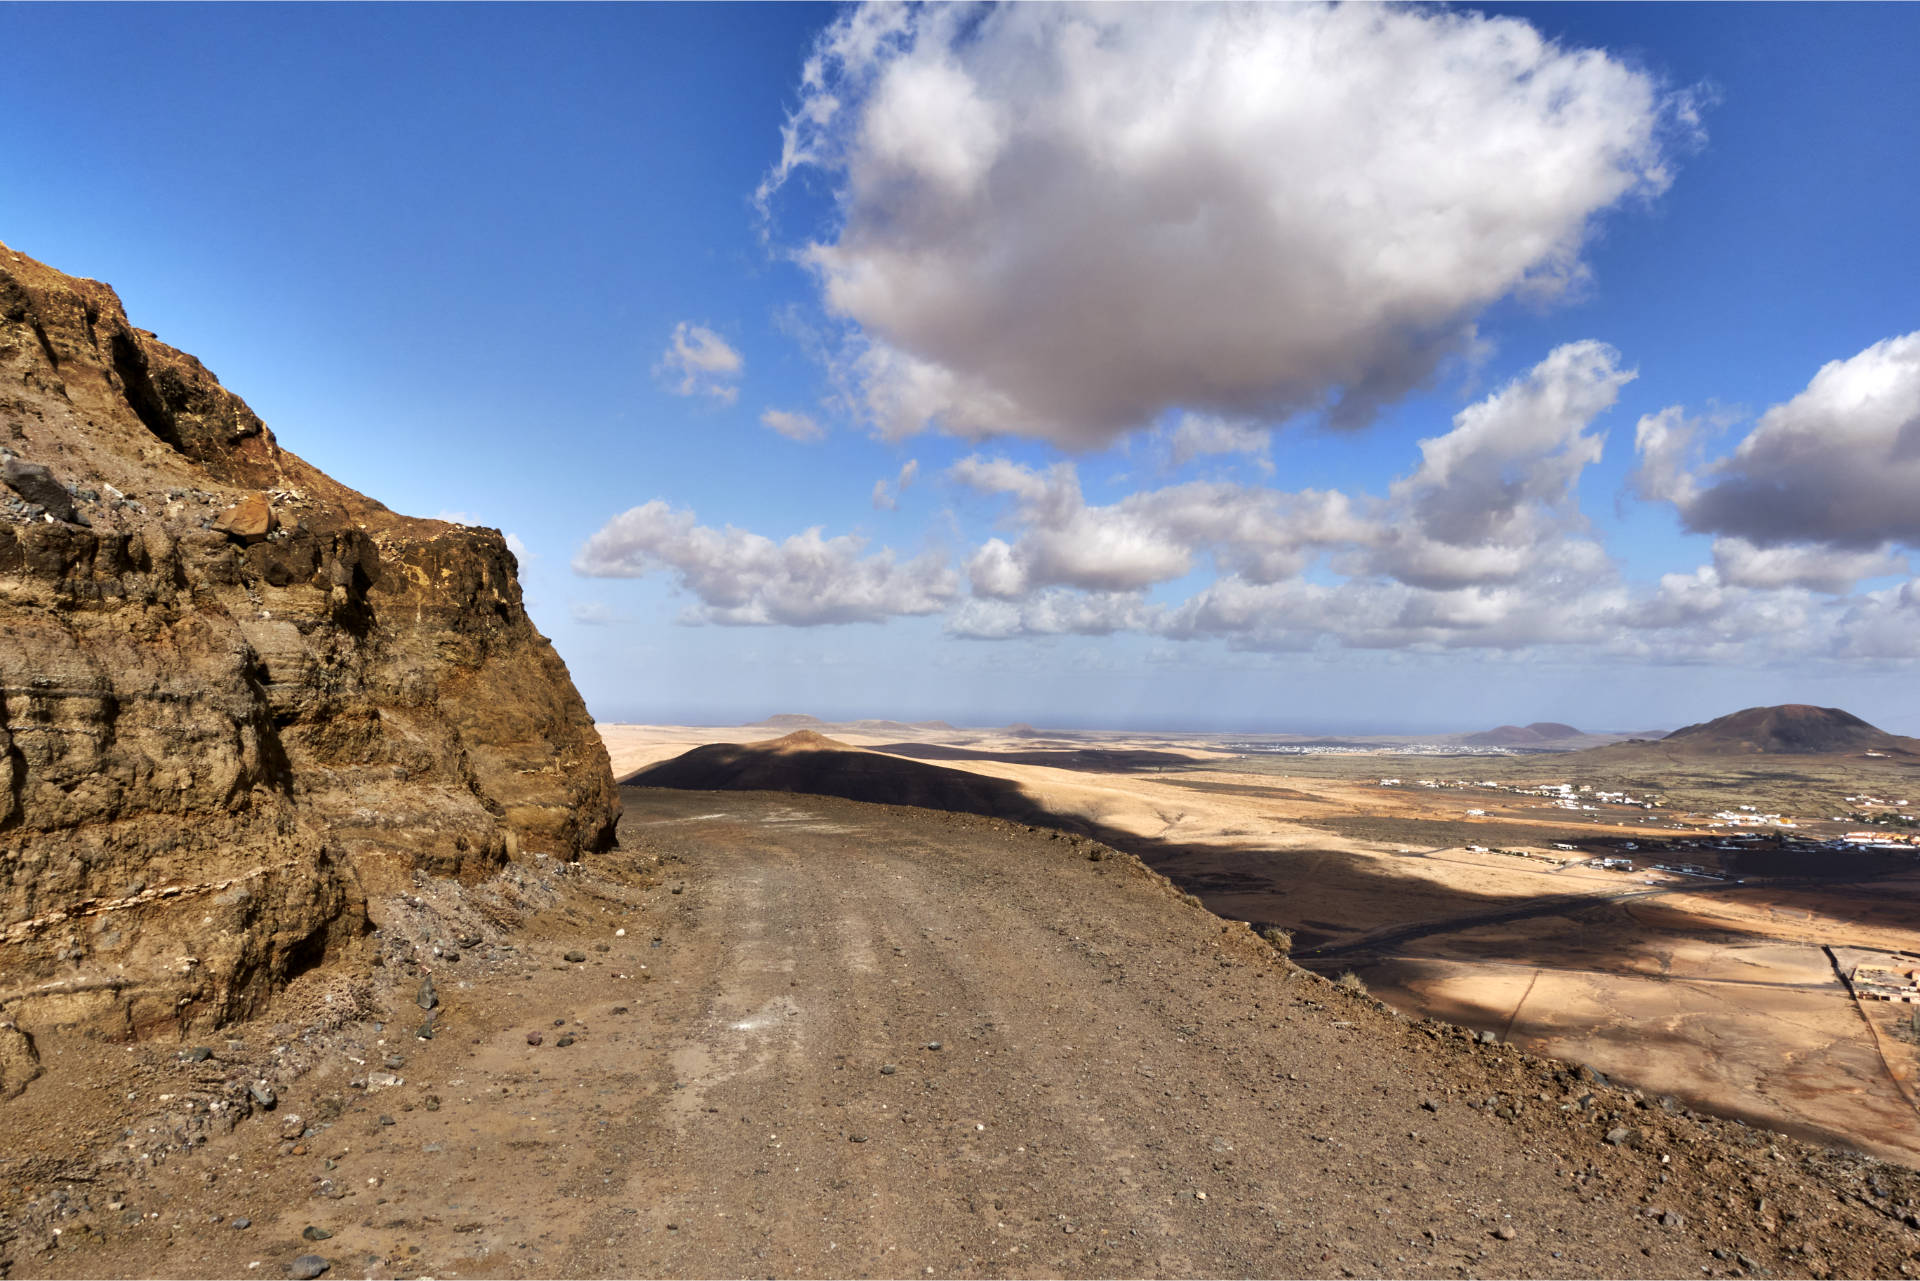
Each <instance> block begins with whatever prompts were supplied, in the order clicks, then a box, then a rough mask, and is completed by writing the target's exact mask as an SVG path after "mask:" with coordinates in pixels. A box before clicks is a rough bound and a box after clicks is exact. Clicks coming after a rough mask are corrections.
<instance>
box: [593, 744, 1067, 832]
mask: <svg viewBox="0 0 1920 1281" xmlns="http://www.w3.org/2000/svg"><path fill="white" fill-rule="evenodd" d="M625 782H626V783H627V784H629V785H631V786H634V787H671V788H679V789H682V790H686V791H699V792H715V791H727V792H799V793H805V794H811V795H815V796H839V797H844V798H845V799H847V800H850V801H876V802H879V803H881V804H884V805H914V806H918V807H920V808H922V809H935V810H952V811H955V812H958V813H962V814H982V815H986V816H988V817H990V818H1005V819H1011V820H1013V821H1015V822H1018V823H1029V824H1034V825H1044V826H1047V827H1054V828H1066V827H1071V826H1073V824H1072V821H1071V820H1067V819H1063V818H1062V817H1061V816H1059V815H1057V814H1054V813H1051V812H1050V811H1048V810H1046V809H1044V808H1042V807H1041V806H1040V804H1039V803H1038V802H1036V801H1035V800H1034V799H1033V798H1032V797H1030V796H1028V795H1027V794H1026V793H1025V792H1024V791H1022V790H1021V789H1020V788H1019V787H1018V786H1017V785H1016V784H1013V783H1010V782H1008V781H1007V780H1005V779H1001V778H989V777H987V776H986V775H983V774H971V773H968V772H966V771H965V770H957V769H948V768H946V767H945V766H942V765H928V764H926V763H924V762H922V761H912V760H904V759H902V758H900V757H898V756H889V755H886V754H883V753H880V752H869V751H864V750H862V749H860V748H857V747H850V746H848V745H847V744H845V743H842V742H839V741H837V740H835V739H831V738H827V737H826V736H825V735H822V734H816V733H813V732H812V731H809V730H801V731H799V732H797V733H793V734H789V735H787V736H786V737H785V738H776V739H771V740H769V741H767V742H763V743H709V744H707V745H706V746H705V747H696V748H694V749H693V750H692V751H690V752H685V753H683V754H681V755H679V756H676V757H674V758H673V759H672V760H668V761H661V762H660V763H659V764H658V765H651V766H649V767H647V768H646V769H643V770H641V771H640V772H639V773H638V774H635V775H634V776H633V777H631V778H629V779H626V780H625Z"/></svg>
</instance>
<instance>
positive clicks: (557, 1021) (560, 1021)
mask: <svg viewBox="0 0 1920 1281" xmlns="http://www.w3.org/2000/svg"><path fill="white" fill-rule="evenodd" d="M553 1025H554V1026H555V1027H565V1026H566V1025H567V1021H566V1020H565V1019H555V1020H554V1021H553Z"/></svg>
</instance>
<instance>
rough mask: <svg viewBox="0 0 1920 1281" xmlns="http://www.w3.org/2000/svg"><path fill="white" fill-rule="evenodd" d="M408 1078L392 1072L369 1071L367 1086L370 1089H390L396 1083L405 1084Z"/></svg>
mask: <svg viewBox="0 0 1920 1281" xmlns="http://www.w3.org/2000/svg"><path fill="white" fill-rule="evenodd" d="M406 1083H407V1078H406V1077H404V1076H395V1075H394V1074H393V1073H392V1072H369V1073H367V1088H368V1089H370V1090H388V1089H392V1088H393V1087H394V1086H396V1085H405V1084H406Z"/></svg>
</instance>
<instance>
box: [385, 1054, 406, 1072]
mask: <svg viewBox="0 0 1920 1281" xmlns="http://www.w3.org/2000/svg"><path fill="white" fill-rule="evenodd" d="M386 1064H387V1066H388V1067H390V1068H393V1069H394V1070H395V1071H398V1070H399V1069H401V1068H403V1067H405V1066H406V1065H407V1061H406V1060H405V1059H403V1058H401V1057H400V1056H399V1055H398V1054H389V1055H387V1057H386Z"/></svg>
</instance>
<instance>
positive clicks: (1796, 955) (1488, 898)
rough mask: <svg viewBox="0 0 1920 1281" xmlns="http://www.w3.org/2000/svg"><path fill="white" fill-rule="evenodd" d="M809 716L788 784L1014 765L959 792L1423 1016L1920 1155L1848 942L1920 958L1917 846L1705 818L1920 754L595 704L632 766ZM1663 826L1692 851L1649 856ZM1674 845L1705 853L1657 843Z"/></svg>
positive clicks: (1880, 784) (1877, 775)
mask: <svg viewBox="0 0 1920 1281" xmlns="http://www.w3.org/2000/svg"><path fill="white" fill-rule="evenodd" d="M795 729H797V730H799V731H800V733H799V734H797V735H796V736H795V738H794V739H793V740H791V741H789V742H787V743H785V744H783V745H782V747H781V748H780V749H778V750H779V752H780V753H781V754H782V755H783V756H785V757H789V758H793V759H794V768H793V770H792V771H791V773H792V778H791V779H789V780H786V781H783V782H782V783H781V784H780V785H781V786H783V787H790V788H791V790H796V791H808V790H815V789H814V788H813V787H812V786H811V784H810V782H809V779H810V777H812V776H811V775H810V773H809V771H808V770H807V769H806V768H805V760H806V758H807V757H808V756H809V755H810V754H814V753H818V752H819V751H821V750H822V749H825V748H831V747H838V746H840V745H845V746H846V747H847V748H851V749H859V750H862V751H865V752H876V753H880V754H882V755H885V756H892V757H895V758H897V759H900V760H915V759H917V760H920V761H924V762H927V763H930V764H937V765H939V766H943V767H947V768H950V769H954V770H960V771H965V772H967V773H971V774H974V775H977V776H980V777H981V778H983V779H986V780H999V783H1000V784H1001V785H1002V786H1003V787H1005V788H1006V790H1003V791H993V792H988V793H986V794H985V795H986V796H988V797H990V798H994V799H989V800H986V801H984V802H979V803H975V802H971V801H968V802H962V803H963V804H970V805H973V806H974V808H978V809H982V810H989V809H1000V810H1005V806H1006V804H1007V800H1006V799H1005V798H1007V797H1014V798H1016V799H1018V798H1025V799H1026V800H1030V801H1031V803H1032V804H1033V805H1034V806H1036V807H1037V809H1038V810H1039V811H1043V812H1044V813H1043V814H1042V815H1040V816H1038V817H1037V820H1036V816H1035V815H1033V814H1031V813H1023V812H1020V811H1018V810H1006V811H1005V812H1006V813H1007V814H1009V815H1011V816H1015V817H1025V818H1027V819H1028V821H1038V822H1039V823H1040V824H1042V825H1046V824H1049V823H1055V824H1057V825H1059V826H1062V827H1064V828H1066V829H1068V830H1073V831H1079V832H1085V833H1088V834H1092V835H1095V836H1098V837H1099V838H1100V839H1103V840H1106V841H1108V842H1110V843H1112V844H1115V845H1116V846H1118V847H1121V848H1125V849H1128V850H1130V851H1131V852H1134V853H1136V854H1138V855H1139V856H1140V857H1142V858H1143V859H1144V860H1146V861H1147V862H1148V863H1149V864H1150V865H1151V866H1153V867H1154V868H1155V869H1156V870H1159V871H1161V872H1163V873H1165V874H1166V875H1168V876H1169V877H1171V878H1172V879H1173V880H1174V881H1175V883H1176V884H1178V885H1180V886H1181V887H1182V888H1184V889H1187V890H1189V891H1190V892H1192V893H1194V894H1196V895H1197V896H1199V897H1200V898H1201V899H1202V901H1204V902H1205V903H1206V905H1207V906H1208V907H1209V908H1210V909H1212V910H1213V911H1215V912H1217V913H1219V914H1220V915H1222V916H1226V917H1230V918H1235V919H1240V920H1246V921H1250V922H1253V923H1255V924H1256V925H1267V924H1273V925H1279V926H1281V927H1283V928H1285V929H1287V930H1289V931H1290V932H1291V933H1292V934H1293V936H1294V956H1295V959H1296V960H1297V961H1299V962H1300V963H1301V964H1303V965H1307V966H1309V967H1311V968H1314V969H1318V970H1320V971H1321V972H1323V973H1325V974H1328V975H1329V976H1332V975H1336V974H1339V973H1342V972H1345V971H1349V970H1351V971H1353V972H1354V973H1356V974H1358V975H1359V976H1360V977H1361V978H1362V979H1363V980H1364V981H1365V982H1366V984H1367V986H1368V987H1369V988H1370V989H1371V990H1372V992H1373V993H1374V994H1375V995H1376V996H1379V997H1381V998H1383V999H1385V1000H1387V1001H1388V1002H1390V1003H1392V1004H1394V1005H1395V1006H1398V1007H1399V1008H1401V1009H1403V1010H1405V1011H1407V1012H1409V1013H1412V1014H1415V1015H1421V1014H1431V1015H1434V1016H1437V1017H1440V1018H1444V1019H1447V1020H1449V1021H1452V1022H1457V1023H1461V1024H1463V1025H1466V1026H1469V1027H1472V1028H1475V1029H1478V1030H1483V1031H1487V1032H1491V1033H1493V1034H1494V1035H1496V1036H1499V1037H1501V1038H1503V1039H1510V1040H1512V1041H1513V1042H1514V1043H1515V1044H1518V1045H1520V1046H1522V1047H1524V1048H1527V1049H1530V1050H1533V1051H1535V1052H1538V1053H1542V1054H1546V1055H1550V1056H1552V1057H1554V1058H1558V1059H1563V1060H1567V1061H1571V1062H1575V1063H1581V1064H1587V1065H1590V1066H1592V1067H1594V1068H1597V1069H1599V1070H1600V1071H1602V1072H1605V1073H1607V1074H1608V1075H1610V1076H1615V1077H1618V1078H1620V1079H1622V1080H1625V1081H1629V1082H1631V1083H1633V1084H1636V1085H1639V1086H1641V1087H1643V1088H1645V1089H1647V1090H1648V1091H1649V1092H1657V1093H1661V1094H1668V1095H1672V1096H1674V1097H1676V1098H1678V1099H1680V1100H1682V1101H1684V1102H1686V1103H1688V1104H1691V1105H1693V1106H1697V1107H1700V1108H1702V1109H1704V1110H1708V1111H1712V1112H1716V1113H1719V1114H1721V1115H1727V1116H1734V1117H1739V1118H1742V1119H1745V1120H1748V1121H1750V1122H1752V1123H1754V1124H1758V1125H1762V1126H1766V1127H1769V1128H1773V1129H1778V1130H1781V1131H1784V1132H1787V1133H1792V1134H1795V1135H1798V1136H1801V1137H1806V1138H1812V1139H1815V1140H1819V1141H1837V1142H1841V1143H1844V1144H1847V1145H1850V1146H1855V1147H1858V1148H1860V1149H1862V1150H1865V1151H1868V1152H1872V1153H1874V1154H1876V1155H1879V1156H1883V1157H1887V1158H1890V1159H1894V1160H1899V1161H1903V1162H1905V1163H1908V1164H1920V1047H1917V1046H1916V1044H1915V1040H1914V1037H1913V1034H1912V1028H1911V1018H1912V1015H1911V1011H1912V1010H1913V1009H1914V1008H1915V1007H1913V1006H1909V1005H1900V1004H1889V1003H1885V1002H1873V1001H1858V1000H1856V999H1855V998H1854V997H1853V995H1852V993H1851V991H1850V989H1849V985H1848V983H1847V981H1846V977H1845V975H1846V974H1848V973H1850V972H1851V969H1852V966H1853V965H1854V964H1855V963H1857V962H1859V961H1863V960H1873V959H1875V958H1880V957H1885V956H1887V955H1888V954H1892V955H1893V956H1894V957H1895V958H1896V959H1898V958H1899V957H1901V956H1902V955H1904V956H1905V957H1906V958H1907V960H1908V963H1909V964H1911V963H1912V958H1913V956H1914V955H1915V954H1920V857H1916V856H1915V855H1913V854H1908V853H1900V852H1888V851H1855V852H1852V853H1845V854H1843V853H1835V852H1833V851H1830V850H1818V851H1814V852H1810V853H1809V852H1805V851H1803V852H1799V853H1795V852H1792V851H1790V850H1781V849H1776V848H1775V844H1776V842H1775V840H1774V838H1772V837H1771V836H1767V837H1756V836H1755V835H1754V834H1753V833H1754V832H1755V830H1756V829H1754V828H1751V827H1747V826H1742V825H1741V824H1739V823H1737V822H1735V823H1731V824H1729V823H1726V822H1721V821H1719V820H1716V819H1715V818H1714V815H1715V814H1716V813H1719V812H1722V811H1726V812H1730V813H1733V814H1764V813H1769V812H1772V813H1778V814H1780V815H1781V816H1782V817H1783V818H1785V819H1787V820H1788V821H1790V822H1793V823H1794V824H1795V826H1794V827H1792V828H1790V829H1776V828H1773V827H1767V828H1764V829H1758V830H1762V831H1765V832H1769V833H1771V832H1774V831H1781V830H1784V831H1791V832H1793V833H1794V834H1795V835H1798V836H1803V837H1816V836H1823V835H1828V834H1832V835H1838V834H1839V833H1840V832H1841V830H1842V829H1845V828H1847V827H1849V826H1850V824H1848V823H1846V822H1843V821H1837V820H1838V819H1839V818H1840V817H1842V816H1844V815H1845V813H1846V812H1847V810H1848V809H1849V808H1850V806H1849V803H1848V801H1847V798H1848V797H1850V796H1857V795H1860V794H1862V793H1866V792H1877V793H1878V794H1882V795H1887V796H1894V795H1896V794H1897V795H1898V796H1899V797H1901V798H1904V797H1905V796H1906V792H1904V791H1901V790H1900V789H1901V788H1902V787H1908V788H1911V785H1912V783H1913V782H1915V781H1920V780H1917V779H1916V775H1920V770H1916V768H1915V766H1914V765H1913V764H1912V763H1910V762H1909V761H1906V760H1902V759H1886V758H1871V757H1864V756H1861V755H1859V754H1857V753H1856V754H1854V755H1852V756H1831V755H1830V756H1824V757H1811V756H1809V757H1805V758H1800V757H1767V758H1764V759H1755V760H1753V761H1750V762H1734V763H1729V762H1723V761H1716V762H1709V763H1704V764H1703V763H1701V762H1699V761H1689V760H1685V759H1681V758H1677V757H1676V758H1672V759H1662V758H1659V757H1658V756H1654V757H1649V754H1648V752H1647V751H1646V750H1645V745H1641V744H1635V745H1633V746H1632V747H1631V748H1623V747H1610V748H1604V749H1601V750H1599V751H1589V752H1582V753H1578V754H1571V753H1568V754H1560V753H1543V754H1538V755H1513V756H1501V755H1487V754H1462V755H1444V754H1427V753H1431V752H1433V751H1435V750H1439V749H1434V748H1431V747H1429V748H1425V749H1419V750H1421V751H1422V753H1423V754H1417V755H1412V754H1401V753H1403V752H1405V751H1407V750H1408V749H1407V747H1406V746H1405V745H1401V744H1391V743H1390V744H1389V745H1388V746H1387V747H1385V748H1383V749H1379V750H1366V749H1364V748H1339V747H1336V748H1333V749H1331V750H1328V749H1327V748H1326V747H1325V745H1321V747H1320V748H1319V749H1317V750H1316V749H1314V748H1306V749H1302V748H1299V747H1297V746H1293V745H1290V744H1288V743H1286V742H1284V741H1281V740H1274V741H1268V742H1263V743H1261V744H1257V745H1253V744H1244V743H1235V742H1232V741H1223V740H1221V739H1219V738H1206V737H1202V736H1186V735H1164V734H1117V733H1064V732H1053V731H1047V732H1045V733H1042V732H1040V731H1035V730H1032V729H1029V728H1028V727H1025V726H1016V727H1011V728H1009V729H1005V730H956V729H952V728H950V727H946V726H909V725H905V724H901V723H898V722H860V723H854V724H847V725H834V726H818V725H817V724H810V722H809V718H802V717H780V718H774V720H772V721H770V722H767V723H763V724H759V725H750V726H741V727H736V728H724V729H715V728H710V727H668V726H632V725H602V726H600V731H601V736H602V738H603V739H604V740H605V741H606V743H607V746H608V750H609V753H610V755H611V756H612V759H613V765H614V772H615V775H616V777H619V778H622V779H626V778H629V777H631V776H632V775H634V774H635V773H637V772H639V771H641V770H643V769H645V768H646V767H648V766H654V765H657V764H659V763H660V762H663V761H668V760H670V759H671V758H674V757H676V756H678V755H679V754H681V753H682V752H685V751H687V750H688V749H690V748H693V747H695V746H697V745H700V744H711V743H725V742H732V743H742V744H745V743H755V742H765V741H767V740H769V739H773V738H776V737H777V736H779V735H780V734H781V733H783V732H785V731H788V730H795ZM813 729H818V730H819V731H820V732H823V733H826V734H830V736H831V737H830V739H829V740H827V741H826V742H821V741H818V740H814V739H813V738H812V733H811V730H813ZM1250 746H1253V747H1258V748H1263V749H1266V750H1252V751H1249V750H1244V749H1246V748H1248V747H1250ZM1275 747H1283V748H1290V750H1287V751H1275V750H1272V749H1274V748H1275ZM872 764H873V765H874V766H876V767H880V768H881V771H882V772H881V773H879V774H876V775H875V777H876V779H879V778H884V766H883V763H882V762H879V761H875V762H873V763H872ZM1383 780H1389V781H1387V782H1385V783H1383ZM640 781H642V782H644V781H646V780H644V779H642V780H640ZM1559 784H1567V785H1569V786H1570V787H1572V788H1574V789H1576V790H1575V792H1574V793H1573V797H1574V799H1573V800H1571V801H1569V800H1568V799H1567V797H1565V796H1564V795H1561V794H1559V793H1557V792H1556V791H1554V790H1553V789H1555V788H1556V787H1557V786H1558V785H1559ZM1007 785H1010V786H1007ZM1582 786H1584V787H1586V788H1588V789H1590V790H1589V791H1587V792H1584V793H1583V792H1579V791H1578V790H1577V789H1578V788H1580V787H1582ZM1598 793H1606V794H1608V795H1609V796H1613V797H1631V798H1632V800H1631V803H1628V802H1627V801H1625V800H1612V801H1609V800H1603V799H1598V798H1597V794H1598ZM1650 802H1657V803H1650ZM1742 805H1746V806H1751V807H1752V809H1751V810H1746V811H1743V810H1741V809H1740V808H1739V807H1740V806H1742ZM1750 821H1751V820H1749V822H1750ZM1741 837H1745V838H1746V839H1744V840H1742V839H1740V838H1741ZM1673 842H1686V843H1687V844H1688V846H1690V848H1687V849H1685V850H1683V851H1680V852H1672V851H1669V852H1667V853H1662V852H1660V851H1661V850H1662V849H1663V848H1665V847H1667V846H1668V845H1669V843H1673ZM1714 844H1727V845H1729V846H1731V847H1734V848H1729V849H1721V850H1716V849H1713V848H1711V846H1712V845H1714ZM1602 858H1616V859H1618V858H1627V859H1632V860H1634V865H1633V870H1631V871H1629V870H1626V869H1625V868H1624V867H1620V866H1616V867H1600V866H1596V865H1595V861H1596V860H1599V859H1602ZM1683 860H1684V863H1685V865H1686V866H1688V867H1691V868H1693V869H1695V871H1693V872H1676V871H1665V870H1659V869H1658V868H1656V867H1655V866H1654V865H1655V864H1660V863H1664V864H1666V865H1668V866H1671V867H1678V866H1681V865H1682V861H1683Z"/></svg>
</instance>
